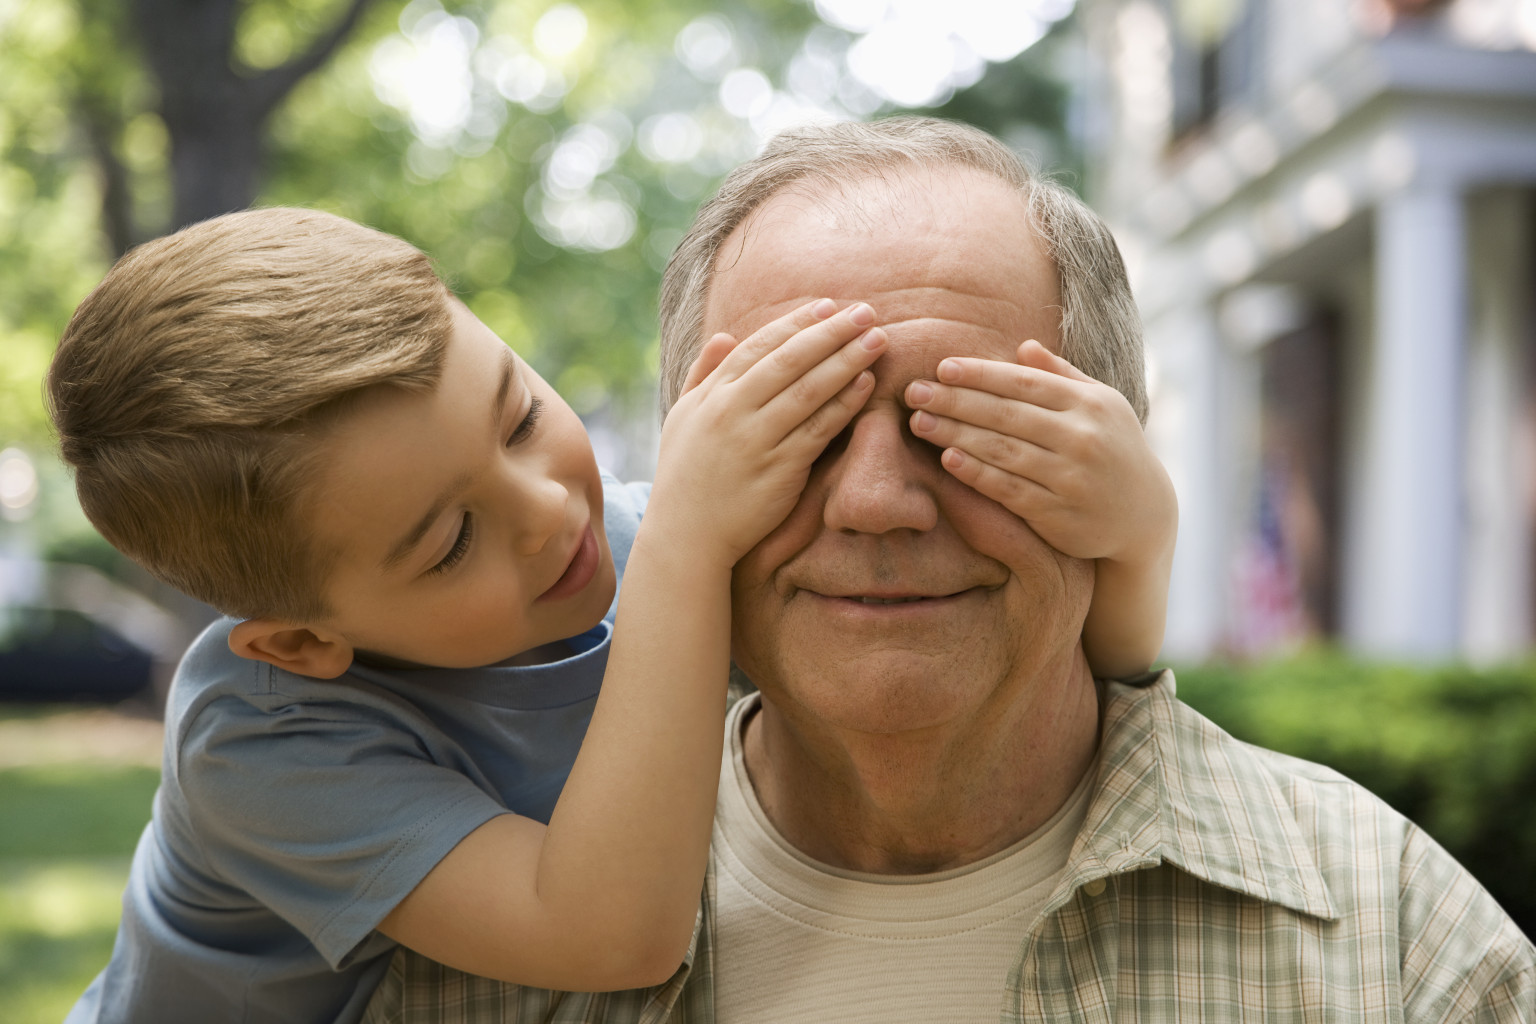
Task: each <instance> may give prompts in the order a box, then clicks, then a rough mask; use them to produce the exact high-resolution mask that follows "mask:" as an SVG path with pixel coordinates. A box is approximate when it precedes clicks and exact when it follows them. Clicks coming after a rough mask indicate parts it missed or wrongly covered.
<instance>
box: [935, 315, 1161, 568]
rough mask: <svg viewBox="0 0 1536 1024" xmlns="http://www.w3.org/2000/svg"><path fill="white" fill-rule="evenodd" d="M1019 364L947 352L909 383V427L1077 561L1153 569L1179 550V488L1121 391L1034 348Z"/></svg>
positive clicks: (1022, 351) (960, 475) (1025, 350)
mask: <svg viewBox="0 0 1536 1024" xmlns="http://www.w3.org/2000/svg"><path fill="white" fill-rule="evenodd" d="M1018 360H1019V361H1018V363H1017V364H1014V363H1005V362H1001V361H999V360H995V359H979V358H968V357H950V358H947V359H945V360H944V361H942V362H941V363H940V364H939V367H938V378H939V379H938V380H937V381H927V380H920V381H913V382H912V383H911V384H909V385H908V386H907V390H906V395H905V399H906V403H907V405H908V406H909V407H910V408H912V409H913V410H914V411H913V413H912V416H911V425H912V432H913V433H914V434H916V435H917V436H918V437H920V438H923V439H924V440H926V441H929V442H931V443H933V444H935V445H938V446H939V447H940V448H943V449H944V453H943V455H942V457H941V462H942V463H943V466H944V468H945V469H946V470H948V471H949V472H950V473H951V474H952V475H953V476H954V477H955V478H956V479H958V480H960V481H961V482H963V483H965V484H968V485H970V486H971V487H974V488H975V489H976V490H977V491H979V492H981V493H982V494H984V495H986V496H987V497H989V498H991V499H992V500H993V501H996V502H998V503H999V504H1001V505H1003V506H1004V507H1006V508H1007V509H1009V510H1010V511H1011V512H1013V513H1014V514H1015V515H1017V516H1019V517H1020V518H1022V519H1023V520H1024V521H1025V522H1027V523H1028V524H1029V526H1030V528H1031V529H1033V530H1034V531H1035V532H1036V533H1037V534H1039V535H1040V538H1041V539H1042V540H1044V541H1045V542H1046V543H1047V544H1050V545H1051V546H1052V547H1054V548H1055V549H1056V550H1058V551H1060V552H1062V553H1063V554H1065V555H1070V556H1072V557H1074V558H1092V559H1097V558H1105V559H1110V560H1112V561H1125V562H1146V561H1150V560H1153V559H1156V558H1158V557H1160V556H1161V555H1163V554H1165V553H1166V552H1167V551H1170V550H1171V549H1172V546H1173V533H1174V531H1175V529H1176V523H1177V520H1178V511H1177V508H1178V506H1177V500H1176V499H1175V497H1174V491H1173V484H1172V482H1171V481H1170V480H1169V478H1168V473H1167V471H1166V470H1165V469H1164V468H1163V465H1162V463H1161V462H1159V461H1158V459H1157V456H1156V455H1154V454H1153V453H1152V449H1151V447H1150V446H1149V445H1148V444H1147V440H1146V437H1145V435H1144V434H1143V433H1142V430H1141V424H1140V422H1138V421H1137V419H1136V413H1135V412H1134V411H1133V410H1132V409H1131V405H1130V403H1129V402H1127V401H1126V400H1125V397H1124V396H1123V395H1121V394H1120V392H1118V391H1116V390H1115V389H1114V388H1112V387H1110V386H1109V385H1107V384H1104V383H1102V382H1100V381H1097V380H1094V379H1093V378H1092V377H1089V376H1088V375H1087V374H1084V373H1083V372H1081V371H1080V370H1078V369H1077V367H1075V366H1073V365H1072V364H1071V363H1069V362H1067V361H1066V360H1065V359H1062V358H1061V357H1060V356H1058V355H1055V354H1053V353H1052V352H1050V351H1049V350H1048V349H1046V348H1045V346H1043V345H1041V344H1040V343H1039V342H1038V341H1026V342H1025V343H1024V344H1022V345H1020V346H1019V350H1018Z"/></svg>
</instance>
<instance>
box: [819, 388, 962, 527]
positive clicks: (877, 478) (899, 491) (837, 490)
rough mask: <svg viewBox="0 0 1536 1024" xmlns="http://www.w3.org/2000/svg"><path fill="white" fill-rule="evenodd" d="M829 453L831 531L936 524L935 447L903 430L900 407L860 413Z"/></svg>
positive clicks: (827, 514)
mask: <svg viewBox="0 0 1536 1024" xmlns="http://www.w3.org/2000/svg"><path fill="white" fill-rule="evenodd" d="M846 438H847V443H846V444H845V446H844V447H843V450H842V451H840V452H838V453H836V454H835V455H834V456H832V464H831V466H830V467H829V468H828V470H827V478H826V486H827V488H828V492H827V500H826V504H825V505H824V506H823V512H822V516H823V521H824V523H825V524H826V527H827V528H828V529H829V530H844V531H851V532H855V533H870V534H880V533H889V532H890V531H892V530H931V529H933V528H934V527H935V526H936V525H937V524H938V519H939V510H938V502H937V500H936V497H935V490H936V486H937V483H938V480H937V474H940V473H943V471H944V470H943V468H942V467H940V465H939V462H938V450H937V449H936V448H934V447H933V446H932V445H930V444H928V443H927V442H925V441H921V440H919V439H917V438H915V437H913V436H912V435H911V434H910V433H908V432H907V429H906V417H905V415H904V410H901V409H898V408H895V407H892V408H888V409H887V408H882V409H878V410H869V411H866V412H864V413H862V414H861V415H860V416H859V417H858V418H857V419H855V420H854V421H853V424H852V425H851V426H850V427H849V428H848V433H847V435H846Z"/></svg>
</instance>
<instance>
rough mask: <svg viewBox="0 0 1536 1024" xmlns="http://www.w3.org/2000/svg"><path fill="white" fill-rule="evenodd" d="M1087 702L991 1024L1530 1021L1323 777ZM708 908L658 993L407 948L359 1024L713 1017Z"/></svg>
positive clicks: (1446, 909)
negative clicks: (1060, 811)
mask: <svg viewBox="0 0 1536 1024" xmlns="http://www.w3.org/2000/svg"><path fill="white" fill-rule="evenodd" d="M1104 703H1105V706H1104V734H1103V737H1102V743H1101V744H1100V758H1099V767H1098V773H1099V775H1098V781H1097V783H1096V789H1095V792H1094V795H1093V800H1092V803H1091V805H1090V807H1089V811H1088V817H1087V820H1086V822H1085V823H1084V825H1083V831H1082V833H1081V834H1080V835H1079V836H1078V838H1077V841H1076V843H1075V844H1074V846H1073V849H1072V855H1071V859H1070V861H1069V863H1068V866H1067V871H1066V874H1065V875H1064V876H1063V878H1062V880H1061V884H1060V885H1059V886H1058V887H1057V889H1056V891H1055V892H1054V893H1053V895H1052V897H1051V899H1050V900H1049V902H1048V903H1047V904H1046V907H1045V910H1044V911H1043V913H1042V915H1041V917H1040V919H1039V921H1037V922H1036V924H1035V926H1034V928H1033V929H1032V930H1031V932H1030V934H1029V936H1028V937H1027V938H1026V940H1025V942H1024V944H1023V947H1022V948H1021V949H1020V951H1019V960H1018V967H1017V969H1016V971H1015V973H1014V975H1013V978H1012V980H1011V982H1010V984H1009V990H1008V993H1007V999H1006V1000H1005V1008H1004V1011H1003V1014H1002V1022H1001V1024H1012V1022H1018V1021H1105V1022H1107V1021H1115V1020H1119V1021H1175V1020H1177V1021H1222V1022H1227V1021H1264V1022H1267V1024H1287V1022H1293V1021H1294V1022H1297V1024H1301V1022H1309V1024H1310V1022H1319V1021H1330V1022H1332V1021H1383V1022H1399V1021H1401V1022H1410V1024H1419V1022H1424V1024H1427V1022H1437V1021H1477V1022H1493V1021H1501V1022H1502V1021H1521V1022H1526V1024H1531V1022H1536V948H1533V947H1532V945H1531V942H1530V941H1529V940H1528V939H1527V938H1526V937H1525V936H1523V935H1522V934H1521V933H1520V931H1519V929H1517V928H1516V927H1515V925H1514V923H1513V922H1512V921H1511V920H1510V919H1509V917H1508V916H1507V915H1506V914H1505V913H1504V912H1503V911H1502V910H1500V909H1499V907H1498V905H1497V904H1496V903H1495V902H1494V900H1493V898H1492V897H1490V896H1489V895H1488V893H1487V892H1486V891H1485V890H1484V889H1483V888H1482V887H1481V886H1480V885H1478V883H1477V882H1476V881H1474V880H1473V879H1472V877H1471V876H1470V875H1468V874H1467V872H1466V871H1465V870H1464V869H1463V868H1462V867H1461V866H1460V865H1458V864H1457V863H1456V862H1455V861H1454V860H1452V859H1451V857H1450V856H1449V855H1448V854H1447V853H1446V852H1445V851H1444V850H1442V849H1441V848H1440V847H1439V846H1437V845H1436V844H1435V842H1434V841H1433V840H1431V839H1430V838H1429V837H1428V836H1426V835H1425V834H1424V833H1423V832H1422V831H1420V830H1419V829H1418V828H1417V827H1416V826H1414V825H1413V824H1411V823H1410V822H1408V821H1407V820H1405V819H1404V818H1403V817H1402V816H1401V815H1399V814H1397V813H1396V812H1395V811H1393V810H1391V809H1390V808H1389V807H1387V806H1386V805H1385V804H1383V803H1382V802H1381V801H1380V800H1378V799H1376V798H1375V797H1373V796H1372V795H1371V794H1370V793H1368V792H1366V791H1365V790H1363V789H1361V788H1360V787H1359V786H1357V785H1355V784H1354V783H1352V782H1350V781H1349V780H1348V779H1345V778H1344V777H1343V776H1341V775H1339V774H1337V773H1336V772H1333V771H1331V770H1329V769H1327V768H1323V767H1321V766H1318V765H1314V764H1310V763H1308V762H1305V761H1299V760H1296V759H1295V758H1290V757H1286V756H1284V755H1281V754H1276V753H1273V752H1271V751H1267V750H1262V749H1259V748H1256V747H1251V746H1249V745H1247V744H1245V743H1240V742H1238V741H1237V740H1234V739H1233V738H1232V737H1230V736H1228V735H1227V734H1226V733H1224V732H1222V731H1221V730H1220V729H1218V728H1217V727H1216V726H1215V725H1213V724H1212V723H1210V722H1209V721H1207V720H1206V719H1204V718H1202V717H1201V716H1200V715H1198V714H1196V713H1195V712H1194V711H1192V710H1191V709H1190V708H1188V707H1186V706H1185V705H1183V704H1181V703H1179V701H1178V700H1176V699H1175V697H1174V689H1173V675H1172V673H1170V672H1165V673H1163V674H1162V675H1161V676H1160V677H1159V678H1158V679H1157V680H1156V682H1154V683H1153V684H1152V685H1149V686H1146V687H1143V688H1136V687H1131V686H1126V685H1122V684H1110V685H1109V686H1108V688H1107V690H1106V693H1105V702H1104ZM713 892H714V879H713V875H712V874H711V876H710V877H709V878H708V879H707V880H706V885H705V893H704V904H703V908H702V910H701V913H700V915H699V924H698V926H697V929H696V932H695V935H694V942H693V945H692V947H691V949H690V950H689V954H688V958H687V960H686V961H685V962H684V964H683V966H682V967H681V968H679V970H678V972H677V974H676V975H674V976H673V978H672V979H671V980H670V981H669V982H668V983H667V984H665V985H662V986H659V987H657V988H652V989H643V990H638V991H632V992H614V993H599V994H590V993H560V992H549V991H545V990H539V989H528V988H522V987H519V986H515V985H506V984H502V983H500V982H494V981H489V980H487V979H484V978H478V977H475V976H473V975H467V974H464V973H462V972H459V971H455V970H452V969H450V968H447V967H443V966H441V965H439V964H436V963H433V962H432V961H430V960H427V959H425V958H423V957H421V956H418V955H416V954H414V953H411V952H409V951H408V950H404V949H402V950H400V951H399V952H398V953H397V954H396V955H395V958H394V961H393V963H392V964H391V966H390V970H389V973H388V975H387V976H386V979H385V981H384V983H383V985H382V986H381V987H380V989H379V991H378V992H377V993H376V994H375V996H374V999H373V1002H372V1003H371V1004H370V1006H369V1010H368V1014H367V1016H366V1018H365V1022H366V1024H449V1022H453V1024H530V1022H534V1021H547V1022H551V1024H599V1022H603V1024H618V1022H623V1024H664V1022H665V1024H706V1022H713V1020H714V947H713V936H712V928H711V924H712V920H713V913H714V907H713V900H712V897H713ZM784 983H785V984H794V980H793V979H792V978H786V979H784ZM928 1016H930V1014H928V1013H925V1012H923V1011H922V1010H921V1009H920V1008H918V1009H915V1012H914V1019H918V1018H923V1017H928Z"/></svg>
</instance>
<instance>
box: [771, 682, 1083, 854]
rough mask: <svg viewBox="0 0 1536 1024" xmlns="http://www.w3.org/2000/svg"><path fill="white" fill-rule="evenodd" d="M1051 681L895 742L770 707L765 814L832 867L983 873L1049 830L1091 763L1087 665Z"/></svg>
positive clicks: (896, 737) (795, 842) (901, 735)
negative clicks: (990, 861)
mask: <svg viewBox="0 0 1536 1024" xmlns="http://www.w3.org/2000/svg"><path fill="white" fill-rule="evenodd" d="M1046 674H1048V675H1053V676H1055V678H1054V679H1052V681H1050V682H1049V683H1045V682H1044V680H1042V679H1040V678H1039V675H1038V674H1037V676H1036V679H1035V685H1027V686H1025V687H1024V688H1023V689H1022V690H1021V691H1020V692H1017V693H1014V694H1012V695H1011V696H1010V695H1008V694H1000V695H999V697H998V700H997V701H996V702H994V703H989V704H987V705H983V706H982V707H980V708H978V709H976V710H975V711H974V712H973V713H972V714H970V715H969V716H967V718H966V719H965V720H964V721H957V722H951V723H945V724H944V725H941V726H936V727H934V728H931V729H926V730H921V731H916V732H910V733H899V734H884V733H882V734H871V733H857V732H850V731H847V730H828V729H825V728H822V729H818V728H817V727H816V726H815V725H814V724H812V723H809V722H808V721H807V720H805V719H802V718H801V717H800V716H796V715H794V714H793V713H792V711H791V713H788V714H786V713H785V711H784V709H781V708H779V707H778V706H776V705H775V704H774V703H773V702H772V701H771V700H770V699H769V698H768V697H766V696H765V698H764V701H763V707H762V709H761V710H760V711H759V712H758V713H757V714H756V715H754V716H753V718H752V719H751V720H750V721H749V722H748V723H747V726H746V734H745V737H744V742H745V751H744V753H745V757H746V764H747V771H748V774H749V776H750V778H751V780H752V787H753V789H754V790H755V791H756V793H757V798H758V802H759V803H760V804H761V805H762V807H763V810H764V812H765V813H766V814H767V815H768V817H769V819H770V820H771V821H772V822H773V824H774V826H775V827H776V828H777V829H778V830H779V832H780V833H781V834H782V835H783V836H784V837H785V839H787V840H788V841H789V842H790V843H791V844H793V845H794V846H795V847H796V848H798V849H799V850H800V851H801V852H803V853H805V854H806V855H807V856H810V857H813V858H815V859H816V860H819V861H822V862H824V863H827V864H831V865H833V866H835V867H840V868H845V869H849V870H855V871H866V872H871V873H876V874H898V875H899V874H923V873H928V872H934V871H944V870H948V869H951V868H957V867H961V866H964V865H966V864H972V863H975V862H976V861H979V860H983V859H985V858H987V857H989V856H991V855H992V854H994V853H997V852H998V851H1000V850H1004V849H1006V848H1008V847H1009V846H1012V845H1013V844H1014V843H1016V842H1018V841H1019V840H1020V839H1023V838H1024V837H1025V836H1027V835H1029V834H1030V833H1031V832H1034V831H1035V830H1036V829H1038V828H1039V827H1040V826H1041V825H1043V824H1045V823H1046V822H1047V821H1048V820H1049V819H1050V818H1051V816H1052V815H1053V814H1055V813H1056V811H1057V810H1059V809H1060V808H1061V806H1062V805H1063V804H1064V803H1065V802H1066V800H1067V798H1068V797H1069V796H1070V795H1071V793H1072V791H1073V789H1074V788H1075V787H1076V786H1077V784H1078V782H1079V781H1081V779H1082V777H1083V774H1084V773H1085V772H1086V771H1088V769H1089V768H1090V766H1091V765H1092V763H1093V756H1094V752H1095V750H1096V749H1097V745H1098V735H1099V700H1098V690H1097V687H1095V685H1094V683H1093V679H1092V677H1091V675H1090V674H1089V672H1088V669H1087V664H1086V662H1084V661H1083V659H1082V657H1081V654H1080V653H1078V654H1076V655H1075V656H1074V657H1073V658H1072V659H1071V662H1070V664H1064V665H1062V666H1059V667H1056V668H1054V669H1053V670H1047V673H1046ZM1042 683H1044V685H1041V684H1042Z"/></svg>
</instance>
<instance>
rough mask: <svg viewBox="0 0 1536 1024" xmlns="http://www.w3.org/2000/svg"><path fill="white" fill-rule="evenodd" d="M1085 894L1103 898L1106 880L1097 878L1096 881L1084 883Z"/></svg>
mask: <svg viewBox="0 0 1536 1024" xmlns="http://www.w3.org/2000/svg"><path fill="white" fill-rule="evenodd" d="M1083 892H1085V893H1087V894H1088V895H1089V896H1102V895H1104V879H1102V878H1095V879H1092V880H1090V881H1087V882H1084V883H1083Z"/></svg>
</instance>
